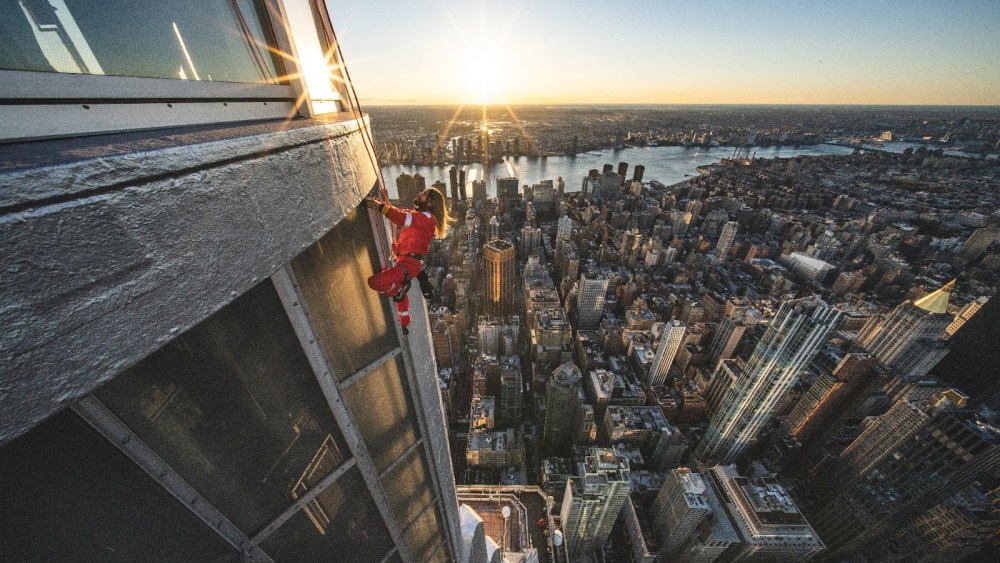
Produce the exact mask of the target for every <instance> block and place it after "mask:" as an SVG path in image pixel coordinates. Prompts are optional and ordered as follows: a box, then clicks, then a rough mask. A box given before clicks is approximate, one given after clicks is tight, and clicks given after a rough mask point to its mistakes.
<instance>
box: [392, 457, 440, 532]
mask: <svg viewBox="0 0 1000 563" xmlns="http://www.w3.org/2000/svg"><path fill="white" fill-rule="evenodd" d="M421 450H422V448H418V449H417V451H415V452H413V453H412V454H411V455H410V456H409V457H407V458H406V460H405V461H403V462H401V463H400V464H399V465H397V466H396V467H395V468H394V469H393V470H392V471H391V472H390V473H389V474H388V475H386V476H385V478H383V479H382V487H383V488H385V496H386V497H387V498H388V499H389V506H390V507H391V508H392V515H393V518H395V519H396V524H397V525H398V526H399V528H400V529H401V530H402V529H406V527H407V526H409V525H410V522H412V521H413V519H414V518H416V517H417V515H418V514H420V511H421V510H423V509H424V508H426V507H427V505H428V504H430V502H431V498H432V496H431V484H430V479H429V473H428V471H427V462H426V461H425V460H424V454H423V451H421Z"/></svg>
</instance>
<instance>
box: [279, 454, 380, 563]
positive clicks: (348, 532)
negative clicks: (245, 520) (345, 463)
mask: <svg viewBox="0 0 1000 563" xmlns="http://www.w3.org/2000/svg"><path fill="white" fill-rule="evenodd" d="M261 547H262V548H263V549H264V551H265V552H266V553H267V554H268V555H270V556H271V557H272V558H273V559H274V560H275V561H278V562H279V563H280V562H282V561H352V562H355V561H356V562H359V563H361V562H365V561H381V560H382V559H383V558H384V557H385V556H386V554H388V553H389V550H391V549H393V547H394V546H393V543H392V539H391V537H390V536H389V531H388V530H386V528H385V525H384V524H383V523H382V518H381V516H379V513H378V509H377V508H376V507H375V503H374V502H373V501H372V499H371V496H369V495H368V492H367V488H366V487H365V483H364V480H363V479H362V478H361V473H360V472H359V471H358V470H357V469H351V470H350V471H348V472H347V473H345V474H344V475H343V476H342V477H341V478H340V479H337V481H336V482H335V483H333V484H332V485H330V486H329V487H328V488H327V489H325V490H324V491H323V492H321V493H320V494H319V495H317V497H316V499H315V500H313V501H312V502H310V503H309V504H307V505H306V506H305V507H304V508H303V510H302V511H300V512H298V513H296V514H295V516H292V518H291V519H290V520H289V521H288V522H285V524H283V525H282V526H281V527H280V528H278V530H277V531H275V532H274V533H273V534H271V535H270V536H268V537H267V539H266V540H264V543H263V544H262V545H261Z"/></svg>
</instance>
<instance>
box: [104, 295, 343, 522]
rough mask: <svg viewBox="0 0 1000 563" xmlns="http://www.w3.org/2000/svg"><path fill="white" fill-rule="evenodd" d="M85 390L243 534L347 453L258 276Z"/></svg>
mask: <svg viewBox="0 0 1000 563" xmlns="http://www.w3.org/2000/svg"><path fill="white" fill-rule="evenodd" d="M96 394H97V396H98V398H100V399H101V401H103V402H104V404H105V405H107V407H108V408H109V409H111V411H112V412H114V413H115V415H117V416H118V418H120V419H121V420H122V421H123V422H125V424H126V425H128V426H129V427H130V428H132V430H133V431H135V433H136V434H137V435H139V437H140V438H142V439H143V440H144V441H145V442H146V443H147V444H149V446H150V447H152V448H153V450H154V451H156V453H157V454H159V455H160V456H161V457H162V458H163V459H164V460H165V461H166V462H167V463H169V464H170V465H171V466H172V467H173V468H174V469H176V470H177V472H178V473H180V475H181V476H182V477H184V479H186V480H187V481H188V482H189V483H191V485H193V486H194V487H195V488H196V489H198V490H199V491H200V492H201V493H202V494H203V495H205V497H206V498H207V499H208V500H209V501H210V502H212V503H213V504H214V505H215V506H216V507H217V508H219V510H221V511H222V512H223V513H224V514H225V515H226V516H227V517H229V518H230V519H231V520H232V521H233V523H234V524H236V525H237V526H239V527H240V528H241V529H242V530H243V531H244V532H246V533H247V534H252V533H253V532H255V531H256V530H257V529H259V528H260V527H261V526H262V525H263V524H265V523H267V522H269V521H270V520H271V519H273V518H274V517H275V516H277V515H278V514H279V513H281V512H282V511H283V510H285V509H286V508H288V506H290V505H291V504H292V502H293V501H294V499H295V498H297V497H298V496H299V495H301V493H302V492H304V491H305V490H307V489H309V487H310V486H311V485H312V484H314V483H315V482H316V481H318V480H319V479H320V478H322V477H323V476H324V475H327V474H329V473H330V471H332V470H333V468H335V467H337V466H339V465H340V463H341V462H343V461H344V459H345V458H346V457H348V456H349V452H348V449H347V447H346V445H345V442H344V439H343V437H342V436H341V434H340V431H339V430H338V427H337V424H336V422H335V421H334V419H333V415H332V414H331V413H330V410H329V406H328V405H327V403H326V401H325V399H324V398H323V393H322V391H320V388H319V384H318V383H317V382H316V378H315V377H314V376H313V372H312V369H311V368H310V367H309V363H308V362H307V361H306V358H305V354H304V353H303V352H302V348H301V347H300V346H299V342H298V340H297V338H296V337H295V333H294V332H293V331H292V326H291V324H290V323H289V321H288V317H287V316H286V315H285V312H284V309H283V308H282V306H281V302H280V301H279V299H278V295H277V293H275V290H274V286H273V285H272V284H271V282H270V280H265V281H264V282H262V283H260V284H258V285H257V286H256V287H254V288H253V289H251V290H250V291H248V292H247V293H245V294H244V295H242V296H241V297H239V298H238V299H236V301H233V302H232V303H230V304H229V305H227V306H226V307H225V308H223V309H222V310H221V311H219V312H218V313H216V314H214V315H212V316H211V317H209V318H208V319H207V320H205V321H204V322H202V323H201V324H199V325H198V326H196V327H194V328H192V329H191V330H189V331H187V332H186V333H184V334H183V335H181V336H180V337H179V338H177V339H176V340H175V341H173V342H171V343H170V344H168V345H167V346H164V347H163V348H161V349H160V350H159V351H157V352H156V353H154V354H153V355H152V356H150V357H148V358H146V359H145V360H143V361H142V362H140V363H138V364H136V365H135V366H134V367H133V368H131V369H129V370H128V371H126V372H125V373H123V374H122V375H120V376H119V377H117V378H116V379H114V380H113V381H111V382H110V383H108V384H107V385H105V386H104V387H103V388H101V389H100V390H99V391H98V392H97V393H96Z"/></svg>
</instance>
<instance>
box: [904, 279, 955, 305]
mask: <svg viewBox="0 0 1000 563" xmlns="http://www.w3.org/2000/svg"><path fill="white" fill-rule="evenodd" d="M956 281H958V280H951V281H950V282H948V283H946V284H944V285H943V286H941V289H939V290H937V291H932V292H931V293H928V294H927V295H925V296H923V297H921V298H920V299H917V300H916V301H914V302H913V304H914V305H916V306H917V307H920V308H921V309H923V310H925V311H927V312H930V313H947V312H948V299H949V298H950V297H951V288H952V287H953V286H954V285H955V282H956Z"/></svg>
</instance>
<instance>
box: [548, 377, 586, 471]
mask: <svg viewBox="0 0 1000 563" xmlns="http://www.w3.org/2000/svg"><path fill="white" fill-rule="evenodd" d="M582 381H583V375H582V374H581V373H580V368H578V367H576V366H575V365H574V364H573V363H572V362H566V363H565V364H563V365H561V366H559V367H558V368H556V369H555V371H553V372H552V375H551V376H549V382H548V384H547V386H546V388H545V424H544V426H543V427H542V436H543V439H544V442H545V447H546V449H547V450H548V451H549V452H554V451H563V450H565V449H566V448H567V447H568V446H569V444H570V442H571V440H572V430H573V424H574V420H575V418H574V417H575V415H576V405H577V397H578V395H579V393H580V389H581V387H580V386H581V385H582Z"/></svg>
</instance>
